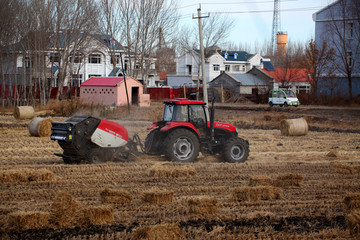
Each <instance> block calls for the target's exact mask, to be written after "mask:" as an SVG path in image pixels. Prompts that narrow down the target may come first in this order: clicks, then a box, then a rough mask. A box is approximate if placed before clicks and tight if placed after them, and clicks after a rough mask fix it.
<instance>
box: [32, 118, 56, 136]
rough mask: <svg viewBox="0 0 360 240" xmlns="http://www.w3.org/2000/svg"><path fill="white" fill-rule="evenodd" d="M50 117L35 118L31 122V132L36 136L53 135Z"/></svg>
mask: <svg viewBox="0 0 360 240" xmlns="http://www.w3.org/2000/svg"><path fill="white" fill-rule="evenodd" d="M52 122H53V120H52V119H50V118H40V117H37V118H33V119H32V120H31V122H30V124H29V132H30V135H31V136H35V137H49V136H50V135H51V123H52Z"/></svg>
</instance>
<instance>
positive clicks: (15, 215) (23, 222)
mask: <svg viewBox="0 0 360 240" xmlns="http://www.w3.org/2000/svg"><path fill="white" fill-rule="evenodd" d="M48 222H49V213H47V212H39V211H30V212H23V211H17V212H12V213H9V214H8V215H7V221H6V227H5V228H6V229H7V230H10V231H11V230H13V231H23V230H28V229H40V228H45V227H47V226H48Z"/></svg>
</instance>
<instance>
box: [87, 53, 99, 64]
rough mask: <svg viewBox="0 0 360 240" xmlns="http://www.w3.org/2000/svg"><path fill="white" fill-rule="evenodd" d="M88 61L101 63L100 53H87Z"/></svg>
mask: <svg viewBox="0 0 360 240" xmlns="http://www.w3.org/2000/svg"><path fill="white" fill-rule="evenodd" d="M89 63H93V64H100V63H101V55H100V54H90V55H89Z"/></svg>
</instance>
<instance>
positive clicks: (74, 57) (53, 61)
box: [3, 34, 159, 87]
mask: <svg viewBox="0 0 360 240" xmlns="http://www.w3.org/2000/svg"><path fill="white" fill-rule="evenodd" d="M64 35H65V34H64ZM59 38H60V40H54V37H52V35H51V34H50V35H49V36H48V37H47V41H48V47H47V49H45V50H33V49H30V50H27V49H24V48H22V47H21V46H23V45H24V44H21V43H19V44H15V45H14V46H12V47H11V49H13V50H12V51H11V52H10V55H9V57H8V60H6V61H5V65H4V66H5V67H3V69H4V70H5V71H4V75H5V76H6V75H8V76H9V77H8V79H14V77H13V76H16V77H17V78H19V79H20V78H21V80H19V79H18V80H17V83H23V84H25V85H28V84H29V83H31V82H34V81H29V79H37V78H40V77H41V78H44V76H45V78H46V79H47V80H48V82H49V86H51V87H57V86H58V81H57V78H58V75H59V74H60V68H62V71H61V73H62V74H63V75H65V81H64V86H66V85H70V86H77V87H79V86H80V84H81V83H83V82H84V81H86V80H87V79H89V78H91V77H113V76H123V71H122V66H124V69H125V74H126V75H128V76H129V75H131V76H134V77H136V79H137V80H139V81H140V82H144V80H145V79H146V80H147V82H148V86H155V85H156V84H157V82H158V81H159V76H158V74H157V71H156V69H155V62H156V58H151V57H147V58H146V62H147V63H149V64H148V66H146V67H144V69H146V71H143V72H142V71H141V68H140V63H138V62H135V61H136V60H135V59H136V57H135V56H136V55H135V53H134V52H131V51H129V50H128V49H126V48H124V47H122V46H121V45H120V44H119V43H118V42H117V41H116V40H115V39H112V38H110V37H109V36H106V35H97V34H95V35H89V36H87V37H86V38H84V39H82V40H81V41H75V40H74V41H70V43H68V45H65V42H69V41H68V40H66V39H65V37H64V39H62V38H61V36H60V37H59ZM55 41H57V47H55V43H54V42H55ZM59 42H60V43H59ZM75 44H76V45H77V46H76V49H77V51H76V52H74V51H73V49H75V48H74V45H75ZM65 48H67V49H69V50H67V51H63V50H62V49H65ZM27 52H30V54H27ZM65 52H66V53H65ZM64 53H65V54H64ZM120 54H121V55H122V62H121V60H120V59H121V58H120ZM34 56H36V57H37V58H35V57H34ZM39 56H40V57H41V58H42V59H44V64H38V62H37V61H38V59H39ZM112 56H113V57H112ZM12 59H16V60H15V61H14V60H12ZM113 61H116V68H115V69H114V64H113ZM64 66H66V67H64ZM130 69H132V71H131V72H130ZM44 73H46V74H44ZM142 73H145V74H146V75H145V74H142ZM24 79H25V80H24ZM6 84H8V83H6Z"/></svg>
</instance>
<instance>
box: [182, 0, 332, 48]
mask: <svg viewBox="0 0 360 240" xmlns="http://www.w3.org/2000/svg"><path fill="white" fill-rule="evenodd" d="M333 2H335V0H281V1H280V26H281V29H280V30H281V31H286V32H287V33H288V38H289V41H291V42H304V43H305V42H306V41H308V40H310V39H311V38H313V37H314V35H315V22H314V21H313V20H312V15H313V13H315V12H317V11H319V10H320V9H322V8H324V7H326V6H327V5H329V4H331V3H333ZM177 3H178V9H179V14H180V25H181V24H196V23H197V20H194V19H192V15H193V14H194V15H195V16H197V9H198V8H199V4H201V12H202V14H203V15H207V14H208V13H209V14H210V17H211V16H212V15H216V14H222V15H224V16H226V17H229V18H232V19H234V21H235V24H234V28H233V29H232V31H231V33H230V36H229V37H228V39H227V41H230V42H233V43H235V44H238V43H242V44H250V45H251V46H253V45H254V44H256V43H257V44H261V43H264V42H268V41H271V33H272V22H273V10H274V1H273V0H199V1H198V2H197V1H196V0H178V1H177Z"/></svg>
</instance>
